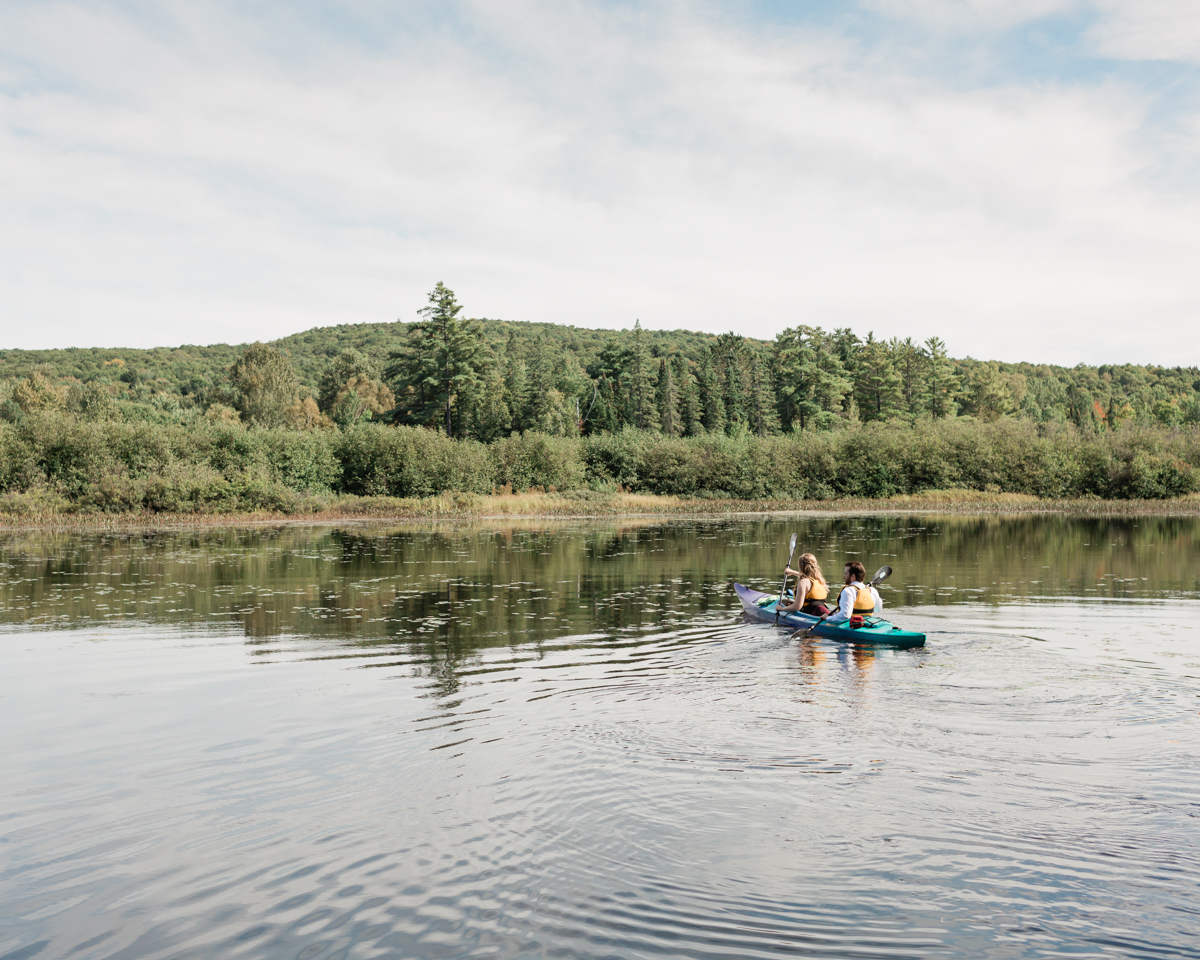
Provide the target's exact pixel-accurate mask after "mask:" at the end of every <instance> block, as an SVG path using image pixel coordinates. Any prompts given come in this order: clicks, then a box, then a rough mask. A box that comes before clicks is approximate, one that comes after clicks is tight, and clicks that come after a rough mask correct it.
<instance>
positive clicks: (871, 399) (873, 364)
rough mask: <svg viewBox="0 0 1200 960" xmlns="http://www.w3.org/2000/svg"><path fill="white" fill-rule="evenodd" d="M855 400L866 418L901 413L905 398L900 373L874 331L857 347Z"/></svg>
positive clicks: (861, 414) (870, 418) (873, 418)
mask: <svg viewBox="0 0 1200 960" xmlns="http://www.w3.org/2000/svg"><path fill="white" fill-rule="evenodd" d="M856 360H857V366H858V369H857V371H856V376H855V378H854V399H855V401H856V402H857V403H858V410H859V415H860V416H862V417H863V419H864V420H887V419H889V418H890V417H894V416H895V415H896V414H897V413H899V412H900V409H901V407H900V404H901V403H902V401H903V399H904V398H903V393H902V385H901V382H900V375H899V374H898V373H897V372H896V367H895V365H894V364H893V363H892V356H891V353H890V351H889V350H888V348H887V344H884V343H880V342H879V341H878V340H876V339H875V335H874V334H868V335H867V339H866V340H865V341H864V342H863V344H862V346H861V347H859V349H858V355H857V357H856Z"/></svg>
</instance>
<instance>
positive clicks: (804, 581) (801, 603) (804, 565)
mask: <svg viewBox="0 0 1200 960" xmlns="http://www.w3.org/2000/svg"><path fill="white" fill-rule="evenodd" d="M799 562H800V569H799V570H793V569H792V568H791V567H788V568H787V569H786V570H785V571H784V573H785V574H786V575H787V576H789V577H798V578H799V579H798V580H797V581H796V596H795V599H793V600H792V602H791V603H787V604H784V605H783V606H782V607H780V608H779V612H780V613H792V612H793V611H795V610H799V611H800V612H801V613H807V614H808V615H809V616H813V617H824V616H826V615H827V614H828V613H829V608H828V607H827V606H825V604H824V603H823V602H822V601H823V600H826V599H828V598H829V584H827V583H826V582H825V574H823V573H822V572H821V565H820V564H819V563H817V558H816V557H814V556H813V555H812V554H811V553H802V554H800V561H799Z"/></svg>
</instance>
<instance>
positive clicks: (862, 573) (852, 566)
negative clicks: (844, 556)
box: [846, 560, 867, 583]
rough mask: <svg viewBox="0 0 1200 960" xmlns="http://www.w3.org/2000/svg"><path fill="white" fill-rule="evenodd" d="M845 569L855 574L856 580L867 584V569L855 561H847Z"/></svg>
mask: <svg viewBox="0 0 1200 960" xmlns="http://www.w3.org/2000/svg"><path fill="white" fill-rule="evenodd" d="M846 569H847V570H849V571H850V572H851V573H853V574H857V579H859V580H861V581H862V582H863V583H866V582H867V568H866V567H864V566H863V565H862V564H861V563H859V562H858V561H857V560H847V561H846Z"/></svg>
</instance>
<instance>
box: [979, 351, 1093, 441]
mask: <svg viewBox="0 0 1200 960" xmlns="http://www.w3.org/2000/svg"><path fill="white" fill-rule="evenodd" d="M970 389H971V393H970V407H971V412H972V413H973V414H975V416H977V417H979V419H980V420H989V421H990V420H999V419H1000V418H1001V417H1004V416H1007V415H1008V414H1010V413H1012V412H1013V402H1012V394H1011V392H1010V390H1009V386H1008V381H1007V379H1006V378H1005V377H1004V375H1003V374H1002V373H1001V372H1000V370H999V367H998V365H997V364H996V363H995V362H994V361H993V362H990V363H980V364H977V365H976V366H975V369H974V370H973V371H972V373H971V388H970ZM1078 402H1079V409H1078V415H1079V417H1080V418H1081V420H1084V421H1086V422H1087V423H1088V424H1089V425H1090V424H1091V422H1092V398H1091V395H1090V394H1089V395H1087V396H1084V397H1081V398H1079V401H1078Z"/></svg>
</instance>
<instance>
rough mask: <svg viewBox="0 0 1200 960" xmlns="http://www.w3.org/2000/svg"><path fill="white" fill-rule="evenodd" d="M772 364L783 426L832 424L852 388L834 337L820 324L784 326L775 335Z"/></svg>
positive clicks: (800, 427)
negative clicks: (781, 330)
mask: <svg viewBox="0 0 1200 960" xmlns="http://www.w3.org/2000/svg"><path fill="white" fill-rule="evenodd" d="M773 365H774V367H775V374H776V383H777V385H778V386H777V391H776V397H777V408H778V411H779V419H780V421H781V423H782V424H783V426H784V427H785V428H786V429H790V430H797V429H798V430H804V429H807V428H809V427H829V426H831V425H832V423H833V421H834V420H835V419H836V417H837V414H838V413H840V412H841V410H842V404H843V401H844V400H845V398H846V395H847V394H848V393H849V392H850V390H851V383H850V381H849V380H848V379H847V378H846V377H845V375H844V371H843V367H842V362H841V360H840V359H839V357H838V354H837V353H836V352H835V350H834V344H833V341H832V339H831V338H830V337H829V336H828V335H827V334H826V333H825V332H824V331H823V330H822V329H821V328H820V327H808V326H798V327H793V328H791V329H788V330H784V331H783V332H782V333H780V334H779V335H778V336H777V337H776V338H775V346H774V361H773Z"/></svg>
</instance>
